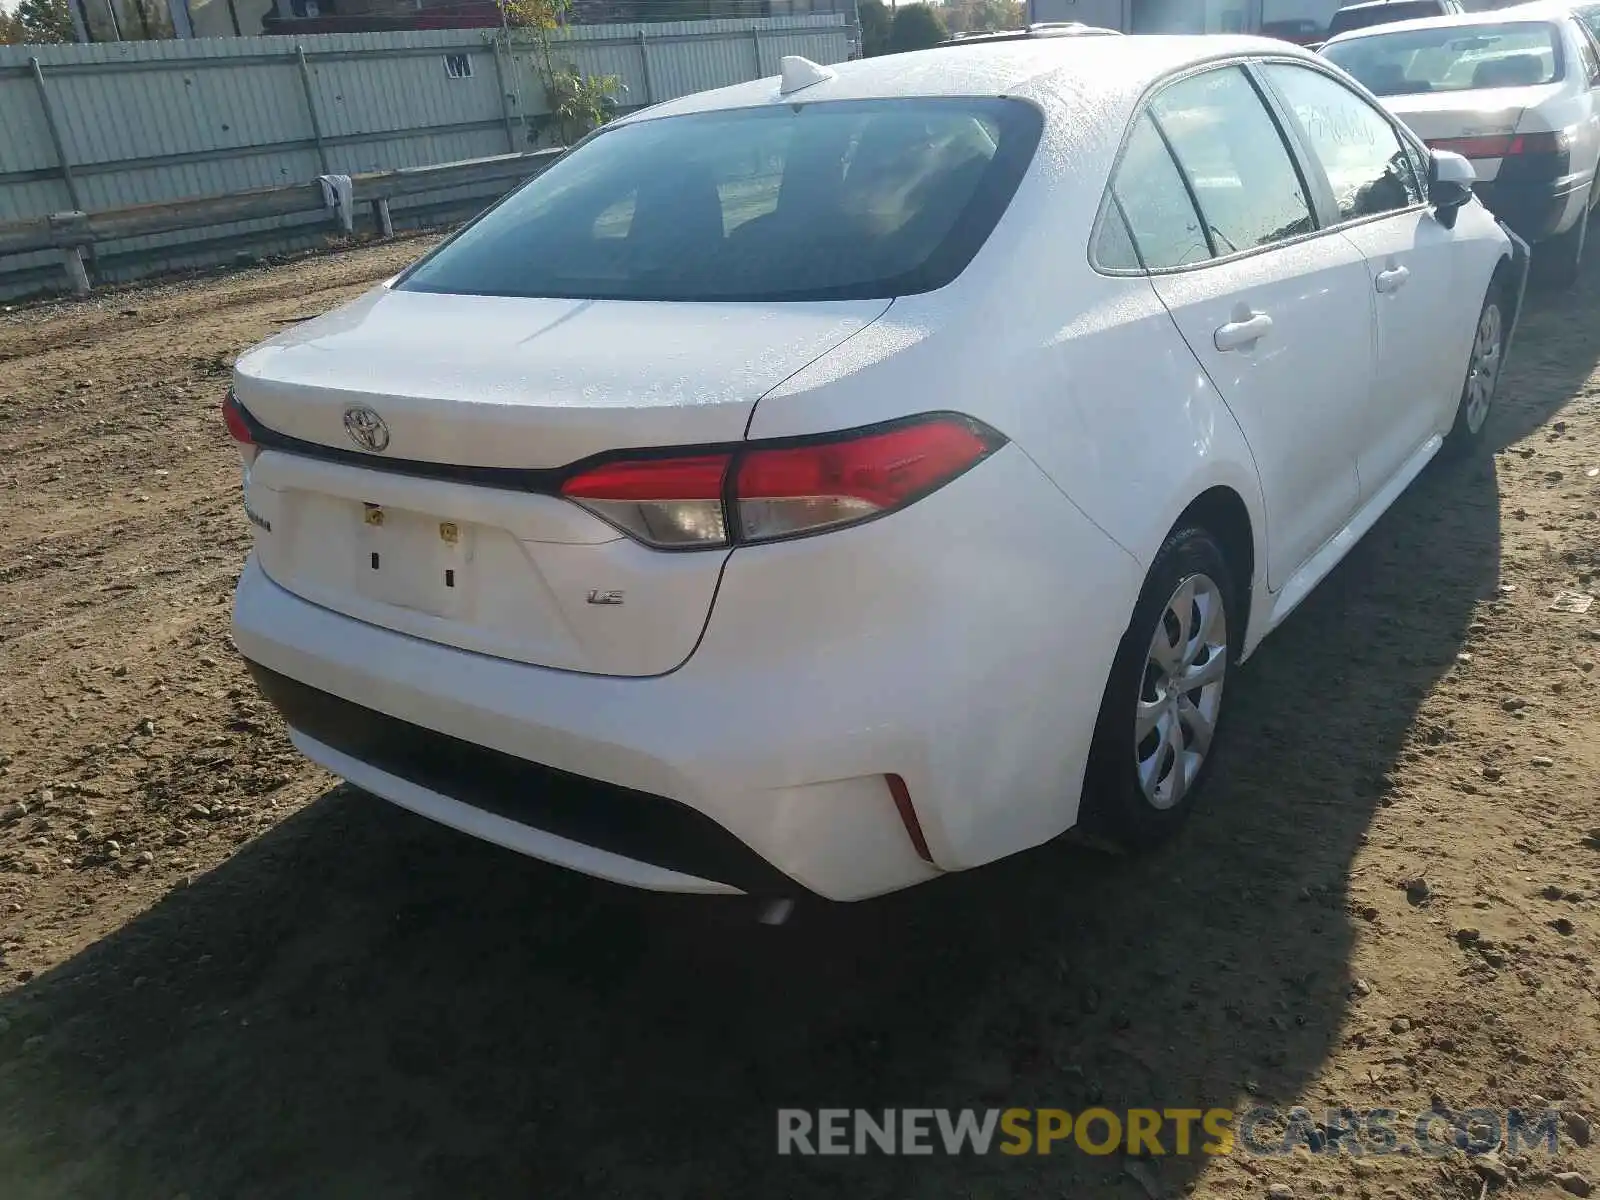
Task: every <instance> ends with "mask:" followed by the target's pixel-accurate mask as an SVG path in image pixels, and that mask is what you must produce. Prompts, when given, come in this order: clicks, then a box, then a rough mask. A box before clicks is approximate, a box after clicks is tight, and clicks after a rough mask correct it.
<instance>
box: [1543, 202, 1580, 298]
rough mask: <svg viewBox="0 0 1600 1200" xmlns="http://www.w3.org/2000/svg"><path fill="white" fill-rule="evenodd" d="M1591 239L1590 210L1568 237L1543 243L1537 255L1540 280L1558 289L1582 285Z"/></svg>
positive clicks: (1575, 224)
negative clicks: (1580, 274)
mask: <svg viewBox="0 0 1600 1200" xmlns="http://www.w3.org/2000/svg"><path fill="white" fill-rule="evenodd" d="M1588 239H1589V210H1588V209H1584V211H1583V215H1582V216H1580V217H1579V218H1578V219H1577V221H1576V222H1574V223H1573V226H1572V228H1571V229H1569V230H1567V231H1566V232H1565V233H1558V234H1557V235H1556V236H1555V237H1553V238H1551V239H1550V240H1549V241H1547V242H1540V243H1539V245H1538V247H1537V248H1536V249H1535V250H1534V252H1533V261H1534V266H1535V267H1536V268H1537V270H1538V274H1539V280H1540V282H1542V283H1545V284H1548V285H1549V286H1550V287H1553V288H1557V289H1566V288H1569V287H1571V286H1572V285H1573V284H1575V283H1577V282H1578V274H1579V272H1580V271H1581V270H1582V268H1583V251H1584V246H1585V244H1586V243H1587V242H1588Z"/></svg>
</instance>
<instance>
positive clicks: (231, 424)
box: [222, 388, 256, 446]
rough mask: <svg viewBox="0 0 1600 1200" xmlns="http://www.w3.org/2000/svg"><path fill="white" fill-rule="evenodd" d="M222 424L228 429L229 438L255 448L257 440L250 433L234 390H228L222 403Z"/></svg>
mask: <svg viewBox="0 0 1600 1200" xmlns="http://www.w3.org/2000/svg"><path fill="white" fill-rule="evenodd" d="M222 423H223V424H224V425H226V426H227V427H228V436H229V437H231V438H232V439H233V440H234V441H236V442H238V443H239V445H241V446H254V445H255V444H256V439H255V437H254V435H252V434H251V432H250V426H249V424H248V423H247V422H246V421H245V419H244V411H243V410H242V409H241V408H240V407H239V402H238V401H237V400H235V399H234V397H233V389H232V388H229V389H228V394H227V396H225V397H224V398H223V401H222Z"/></svg>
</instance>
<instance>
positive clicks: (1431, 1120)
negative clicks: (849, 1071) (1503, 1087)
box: [778, 1106, 1560, 1158]
mask: <svg viewBox="0 0 1600 1200" xmlns="http://www.w3.org/2000/svg"><path fill="white" fill-rule="evenodd" d="M1559 1121H1560V1114H1559V1113H1558V1112H1557V1111H1556V1110H1555V1109H1550V1108H1545V1109H1539V1110H1522V1109H1517V1108H1512V1109H1492V1108H1469V1109H1465V1110H1462V1111H1460V1112H1454V1111H1451V1110H1448V1109H1429V1110H1428V1111H1426V1112H1422V1113H1418V1114H1416V1115H1415V1116H1408V1115H1404V1114H1402V1113H1401V1111H1400V1110H1399V1109H1395V1108H1370V1109H1353V1108H1331V1109H1326V1110H1324V1111H1322V1112H1321V1113H1319V1114H1318V1115H1316V1116H1313V1115H1312V1113H1311V1111H1310V1110H1309V1109H1306V1108H1300V1107H1296V1108H1290V1109H1286V1110H1285V1109H1277V1108H1269V1107H1265V1106H1262V1107H1257V1108H1251V1109H1247V1110H1245V1111H1243V1112H1235V1111H1233V1110H1232V1109H1228V1108H1205V1109H1201V1108H1162V1109H1156V1108H1131V1109H1125V1110H1120V1111H1113V1110H1112V1109H1109V1108H1089V1109H1084V1110H1083V1111H1081V1112H1077V1113H1073V1112H1069V1111H1068V1110H1066V1109H1062V1108H1005V1109H1000V1108H989V1109H971V1108H963V1109H950V1108H899V1109H895V1108H890V1109H877V1110H869V1109H861V1108H855V1109H851V1108H822V1109H804V1108H782V1109H779V1110H778V1153H779V1154H781V1155H866V1154H884V1155H932V1154H944V1155H962V1154H971V1155H984V1154H991V1153H995V1152H999V1153H1000V1154H1007V1155H1025V1154H1054V1153H1081V1154H1090V1155H1106V1154H1116V1153H1126V1154H1129V1155H1134V1156H1145V1155H1153V1156H1165V1155H1175V1156H1179V1157H1184V1156H1189V1155H1207V1156H1220V1155H1228V1154H1234V1153H1236V1152H1243V1153H1245V1154H1249V1155H1252V1156H1255V1157H1263V1158H1265V1157H1277V1156H1280V1155H1286V1154H1292V1153H1294V1152H1295V1150H1296V1149H1298V1148H1300V1147H1304V1148H1305V1149H1306V1150H1307V1151H1309V1152H1310V1153H1312V1154H1329V1155H1336V1154H1350V1155H1356V1156H1364V1155H1387V1154H1420V1155H1424V1156H1426V1157H1430V1158H1439V1157H1443V1156H1445V1155H1447V1154H1449V1153H1450V1152H1451V1151H1452V1150H1460V1151H1463V1152H1465V1153H1467V1154H1486V1153H1488V1152H1489V1151H1491V1150H1494V1149H1496V1148H1497V1147H1499V1146H1501V1145H1505V1146H1506V1147H1507V1148H1508V1149H1507V1152H1508V1153H1516V1152H1517V1151H1518V1150H1529V1151H1537V1150H1543V1151H1544V1152H1545V1153H1546V1154H1554V1153H1555V1152H1556V1148H1557V1138H1558V1134H1557V1130H1558V1128H1559Z"/></svg>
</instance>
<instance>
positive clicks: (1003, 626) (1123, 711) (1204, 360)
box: [225, 36, 1526, 900]
mask: <svg viewBox="0 0 1600 1200" xmlns="http://www.w3.org/2000/svg"><path fill="white" fill-rule="evenodd" d="M1471 179H1472V174H1471V168H1470V166H1469V165H1468V164H1467V163H1466V161H1465V160H1464V159H1461V158H1459V157H1456V156H1453V155H1448V154H1443V155H1434V156H1432V157H1431V158H1430V156H1429V154H1428V152H1427V151H1426V150H1425V149H1424V148H1423V147H1422V145H1421V143H1420V142H1418V141H1417V140H1416V139H1414V138H1413V137H1412V136H1411V135H1410V134H1408V133H1407V132H1405V130H1404V129H1403V127H1401V126H1400V124H1399V123H1398V122H1397V121H1395V120H1394V118H1392V117H1391V116H1390V115H1388V114H1387V113H1385V112H1384V111H1383V110H1382V108H1381V107H1379V106H1378V105H1377V104H1376V103H1375V102H1374V101H1373V100H1372V99H1371V98H1370V97H1368V96H1367V95H1365V94H1363V93H1362V92H1360V91H1359V90H1358V89H1357V88H1356V87H1354V86H1353V85H1352V84H1350V83H1349V82H1348V81H1347V79H1346V78H1345V77H1344V76H1343V75H1341V74H1340V73H1339V72H1338V71H1337V70H1336V69H1335V68H1333V67H1331V66H1329V65H1328V64H1327V63H1325V62H1323V61H1322V60H1320V59H1318V58H1316V57H1315V56H1314V55H1311V54H1309V53H1307V52H1305V51H1302V50H1299V49H1297V48H1295V47H1291V46H1287V45H1285V44H1284V43H1281V42H1273V41H1268V40H1265V39H1255V38H1219V37H1196V38H1159V37H1151V38H1124V37H1054V36H1038V37H1027V38H1021V39H1014V40H1006V41H994V42H988V43H979V44H974V45H972V46H970V47H965V48H959V47H950V46H945V47H940V48H938V49H935V50H930V51H927V52H924V53H916V54H898V55H892V56H888V57H883V58H873V59H869V60H865V61H858V62H851V63H847V64H841V65H840V66H838V67H837V68H836V69H833V70H829V69H825V68H821V67H818V66H817V65H815V64H812V63H808V62H806V61H805V60H803V59H786V60H785V62H784V73H783V78H782V80H781V81H780V80H777V79H766V80H762V81H759V82H755V83H749V84H743V85H740V86H736V87H731V88H727V89H724V90H721V91H714V92H708V93H703V94H700V95H695V96H687V97H684V98H682V99H679V100H674V101H671V102H669V103H666V104H662V105H659V106H657V107H655V108H652V109H648V110H646V111H644V112H641V113H638V114H635V115H632V116H629V117H626V118H624V119H622V120H620V121H617V122H615V123H614V124H612V125H610V126H607V127H606V128H605V129H604V130H602V131H601V132H600V133H598V134H596V135H595V136H593V137H591V138H589V139H587V140H586V141H584V142H583V143H582V144H581V145H580V146H578V147H577V148H576V149H574V150H573V151H572V152H571V153H570V154H568V155H566V156H564V157H563V158H562V159H560V160H559V161H558V162H557V163H556V164H555V165H554V166H552V167H551V168H550V169H549V170H548V171H547V172H546V173H544V174H543V175H541V176H539V177H538V178H536V179H534V180H532V181H531V182H529V183H528V184H527V185H525V186H524V187H522V188H521V189H520V190H518V191H516V192H515V193H513V194H512V195H510V196H509V197H507V198H506V199H505V200H504V201H502V202H501V203H500V204H499V205H498V206H496V207H495V208H493V209H491V210H490V211H489V212H487V213H485V214H484V215H483V216H482V217H480V218H479V219H478V220H477V221H475V222H474V223H472V224H471V225H469V226H467V227H466V228H465V229H463V230H462V231H460V232H459V233H457V234H456V235H455V236H454V237H452V238H451V239H449V240H448V241H446V242H445V243H443V244H442V245H441V246H439V247H438V248H437V249H435V250H434V251H433V252H432V253H430V254H429V255H428V256H427V257H425V258H424V259H422V260H421V261H420V262H418V263H417V264H416V265H414V266H413V267H411V268H410V269H409V270H407V271H406V272H404V273H403V274H402V275H400V276H398V277H397V278H395V279H393V280H391V281H389V282H388V283H386V284H384V285H383V286H381V287H379V288H377V289H375V290H373V291H372V292H371V293H370V294H368V295H367V296H365V297H363V298H362V299H360V300H358V301H356V302H355V303H353V304H350V305H348V306H346V307H344V308H341V309H339V310H337V311H335V312H332V313H329V314H328V315H326V316H323V317H321V318H318V319H316V320H314V321H311V322H309V323H306V324H303V325H300V326H297V327H295V328H294V329H292V330H288V331H285V332H284V333H282V334H280V335H279V336H277V337H275V338H273V339H271V340H270V341H268V342H266V343H264V344H263V345H261V346H259V347H258V348H256V349H254V350H252V351H251V352H249V353H247V354H245V355H244V356H243V357H241V358H240V359H239V361H238V365H237V368H236V371H235V377H234V385H233V390H232V392H231V393H230V395H229V397H228V400H227V402H226V404H225V414H226V418H227V422H228V427H229V429H230V431H231V432H232V433H233V435H234V437H235V438H236V439H237V440H238V442H239V444H240V447H241V451H242V454H243V458H244V463H245V468H246V469H245V483H244V500H245V505H246V509H247V513H248V515H249V517H250V520H251V521H252V523H253V524H254V526H255V534H254V537H255V546H254V552H253V553H252V555H251V557H250V561H249V563H248V564H247V566H246V568H245V570H244V572H243V574H242V576H241V578H240V580H239V585H238V594H237V598H236V605H235V611H234V631H235V638H236V641H237V644H238V647H239V649H240V651H241V652H242V653H243V655H244V656H245V658H246V659H247V660H249V662H250V663H251V665H252V669H253V671H254V673H255V675H256V677H257V679H258V680H259V682H260V685H261V687H262V689H263V691H264V693H265V694H266V695H267V696H268V697H269V698H270V699H271V700H272V701H273V702H274V703H275V704H276V705H277V706H278V707H279V708H280V709H281V710H282V712H283V714H284V717H285V718H286V720H287V722H288V725H289V727H290V730H291V735H292V737H293V740H294V742H295V744H296V745H297V746H298V747H300V749H301V750H302V751H303V752H304V753H306V754H307V755H308V756H310V757H311V758H312V759H315V760H316V761H317V762H319V763H322V764H323V765H325V766H326V767H328V768H329V769H331V770H332V771H334V772H335V773H337V774H339V775H342V776H344V777H345V778H347V779H349V780H350V781H352V782H353V783H355V784H357V785H358V786H360V787H362V788H365V789H366V790H368V791H370V792H374V793H376V794H377V795H379V796H383V797H387V798H388V799H390V800H392V801H394V802H395V803H397V804H400V805H404V806H405V807H407V808H410V809H413V810H415V811H417V812H419V813H423V814H425V815H427V816H429V817H432V818H434V819H436V820H439V821H441V822H443V823H445V824H447V825H451V826H454V827H455V828H457V829H459V830H463V831H465V832H467V833H469V834H473V835H476V836H478V837H481V838H485V839H487V840H489V841H491V842H496V843H499V844H501V845H503V846H507V847H511V848H513V849H515V850H518V851H521V852H523V853H526V854H529V855H533V856H536V857H538V858H542V859H546V860H549V861H551V862H556V863H561V864H565V865H567V866H569V867H572V868H575V869H577V870H580V871H586V872H589V873H591V874H594V875H598V876H602V877H605V878H608V879H612V880H616V881H620V882H623V883H627V884H633V885H637V886H641V887H647V888H657V889H666V890H682V891H700V892H715V893H736V892H747V893H752V894H757V895H764V896H780V897H781V896H786V895H791V894H795V893H798V892H800V891H801V890H802V889H809V890H810V891H812V892H815V893H818V894H820V895H822V896H826V897H830V898H833V899H838V900H854V899H859V898H862V897H866V896H871V895H875V894H878V893H882V892H886V891H890V890H893V889H896V888H902V887H906V886H909V885H911V884H916V883H919V882H922V881H924V880H931V879H934V878H936V877H938V876H939V875H940V874H942V873H944V872H949V871H957V870H961V869H963V868H968V867H976V866H978V865H980V864H983V863H987V862H991V861H993V860H995V859H998V858H1000V857H1002V856H1005V855H1008V854H1012V853H1015V852H1017V851H1020V850H1024V849H1026V848H1028V847H1031V846H1036V845H1039V844H1040V843H1043V842H1045V841H1048V840H1049V839H1051V838H1053V837H1055V836H1056V835H1058V834H1060V833H1062V832H1063V831H1065V830H1067V829H1068V828H1070V827H1072V826H1074V825H1080V824H1081V825H1085V826H1087V827H1090V828H1092V829H1094V830H1096V831H1098V832H1100V833H1103V834H1106V835H1108V836H1111V837H1115V838H1118V839H1121V840H1122V841H1124V842H1126V843H1129V844H1132V845H1147V844H1150V843H1153V842H1155V841H1158V840H1159V839H1161V838H1163V837H1165V836H1166V835H1168V834H1170V833H1171V832H1172V831H1173V830H1174V829H1175V828H1176V826H1177V825H1178V824H1179V823H1180V822H1181V821H1182V820H1183V819H1184V817H1185V816H1186V815H1187V814H1188V813H1189V811H1190V810H1191V809H1192V807H1193V806H1194V803H1195V800H1196V797H1197V796H1198V795H1199V793H1200V790H1201V786H1202V784H1203V783H1204V782H1205V780H1206V776H1207V772H1208V769H1209V767H1210V766H1211V764H1212V762H1213V754H1212V750H1213V747H1214V746H1215V744H1216V743H1215V738H1216V735H1217V733H1218V731H1219V730H1220V729H1221V728H1222V727H1223V725H1224V724H1225V722H1226V716H1227V703H1228V690H1229V686H1230V680H1231V679H1232V676H1233V673H1234V671H1235V670H1236V669H1237V667H1238V664H1239V663H1240V662H1241V661H1243V659H1244V658H1245V657H1246V656H1248V655H1249V654H1250V653H1251V652H1252V651H1253V650H1254V649H1255V648H1256V647H1257V646H1258V645H1259V644H1260V643H1261V640H1262V639H1263V638H1264V637H1265V636H1266V635H1267V633H1268V631H1270V630H1271V629H1272V628H1273V627H1274V626H1276V625H1277V624H1278V623H1279V622H1281V621H1282V620H1283V619H1284V618H1285V617H1286V616H1287V615H1288V614H1289V613H1290V612H1291V611H1292V610H1293V609H1294V608H1295V606H1296V605H1297V604H1299V603H1300V601H1301V600H1302V599H1304V598H1305V596H1306V595H1307V593H1308V592H1310V590H1311V589H1312V588H1313V587H1314V586H1315V585H1316V583H1317V582H1318V581H1319V580H1321V579H1322V578H1323V576H1325V575H1326V574H1327V573H1328V571H1329V570H1330V569H1331V568H1332V567H1333V566H1334V564H1335V563H1337V562H1338V561H1339V560H1340V558H1342V557H1343V556H1344V555H1345V553H1346V552H1347V551H1348V550H1349V549H1350V547H1351V546H1352V545H1353V544H1354V543H1355V542H1356V540H1357V539H1358V538H1360V536H1361V535H1362V534H1363V533H1365V532H1366V530H1367V529H1368V528H1369V527H1370V526H1371V525H1372V524H1373V522H1374V521H1375V520H1377V518H1378V516H1379V515H1380V514H1381V513H1383V511H1384V510H1385V509H1387V508H1388V507H1389V505H1390V504H1392V503H1393V502H1394V500H1395V498H1396V497H1397V496H1398V495H1399V494H1400V493H1401V492H1402V491H1403V490H1404V489H1405V487H1406V486H1407V484H1409V483H1410V482H1411V480H1412V479H1413V478H1414V477H1415V476H1416V475H1417V473H1418V472H1419V471H1421V470H1422V468H1423V466H1424V465H1425V464H1426V463H1427V462H1428V461H1429V460H1430V459H1431V458H1433V457H1434V455H1435V454H1436V453H1438V452H1439V451H1440V449H1441V447H1444V446H1454V447H1457V448H1470V447H1471V446H1472V445H1473V444H1474V442H1475V441H1476V440H1477V439H1478V438H1479V437H1480V436H1481V434H1482V432H1483V429H1484V423H1485V419H1486V417H1487V414H1488V412H1489V407H1490V403H1491V401H1492V400H1493V397H1494V392H1495V384H1496V381H1497V379H1498V376H1499V372H1500V368H1501V365H1502V363H1503V362H1504V359H1505V354H1506V350H1507V346H1508V342H1509V338H1510V334H1511V329H1512V326H1513V322H1514V320H1515V314H1516V311H1517V307H1518V303H1519V299H1520V296H1521V291H1522V280H1523V276H1524V273H1525V270H1524V268H1525V265H1526V256H1525V248H1524V247H1522V246H1521V244H1520V243H1519V242H1518V241H1517V240H1515V239H1513V238H1512V237H1510V236H1508V235H1507V233H1506V232H1505V231H1504V230H1503V229H1502V228H1501V226H1500V225H1499V224H1498V223H1497V222H1496V221H1495V220H1494V218H1493V217H1491V216H1490V214H1489V213H1488V212H1487V211H1486V210H1485V209H1484V208H1483V207H1482V206H1481V205H1480V204H1478V203H1477V201H1476V200H1475V199H1474V198H1473V195H1472V192H1471V189H1470V183H1471ZM1419 586H1424V587H1425V586H1426V581H1422V582H1421V583H1420V584H1419Z"/></svg>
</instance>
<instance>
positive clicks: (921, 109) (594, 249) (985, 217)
mask: <svg viewBox="0 0 1600 1200" xmlns="http://www.w3.org/2000/svg"><path fill="white" fill-rule="evenodd" d="M1041 125H1042V118H1041V116H1040V114H1039V112H1038V110H1037V109H1034V108H1033V107H1031V106H1030V105H1027V104H1024V103H1022V102H1020V101H1015V100H1000V99H992V98H980V99H942V98H940V99H927V100H915V99H913V100H874V101H848V102H846V101H838V102H822V103H815V104H801V105H781V106H780V105H774V106H771V107H763V108H751V109H733V110H726V111H721V112H712V113H696V114H691V115H686V116H678V117H662V118H658V119H656V120H647V121H639V122H635V123H630V124H624V125H619V126H616V127H614V128H611V129H607V130H604V131H602V132H601V133H599V134H598V135H596V136H595V137H593V138H591V139H590V140H589V141H587V142H585V143H583V144H582V145H580V146H579V147H577V148H576V149H574V150H573V151H572V153H571V154H568V155H566V156H564V157H563V158H561V159H560V160H558V161H557V162H556V163H555V165H554V166H552V167H551V168H550V169H549V170H548V171H546V172H545V173H544V174H543V175H540V176H538V177H537V178H536V179H533V180H531V181H530V182H529V183H527V184H526V185H524V186H523V187H522V188H521V189H519V190H518V191H516V192H514V193H512V194H511V195H510V196H509V197H507V198H506V199H505V200H504V201H502V202H501V203H500V204H498V205H497V206H495V207H494V208H492V209H490V210H489V211H488V212H487V213H485V214H484V215H483V216H482V217H481V218H479V219H478V220H477V221H476V222H474V223H473V224H471V225H469V226H468V227H467V228H466V229H464V230H463V231H462V232H461V233H459V234H458V235H457V236H456V237H454V238H452V239H451V240H450V241H448V242H446V243H445V244H444V245H443V246H441V247H440V248H439V249H438V250H436V251H435V252H434V253H433V254H432V255H430V256H429V257H427V258H425V259H423V260H422V262H420V263H418V264H417V265H416V266H415V267H414V268H412V270H411V271H410V272H409V273H408V274H407V275H406V276H405V277H404V278H403V280H402V281H401V283H400V284H399V287H400V288H401V289H402V290H407V291H418V292H452V293H462V294H468V295H489V296H548V297H560V298H567V297H570V298H575V299H592V300H708V301H709V300H720V301H751V302H760V301H771V300H832V299H868V298H880V297H890V296H901V295H908V294H911V293H914V292H924V291H930V290H932V289H934V288H937V287H942V286H943V285H944V284H946V283H949V282H950V281H951V280H952V279H954V278H955V277H956V276H957V275H958V274H960V272H961V271H962V269H963V268H964V267H965V266H966V265H967V263H968V262H970V261H971V260H972V257H973V256H974V255H975V254H976V253H977V252H978V250H979V248H980V247H981V246H982V245H983V243H984V241H985V240H986V239H987V238H988V236H989V234H990V233H991V232H992V231H993V229H994V227H995V225H996V223H997V222H998V221H999V219H1000V217H1001V214H1002V213H1004V211H1005V208H1006V206H1007V205H1008V204H1009V203H1010V201H1011V197H1012V195H1013V194H1014V193H1015V191H1016V188H1017V185H1018V183H1019V182H1020V181H1021V179H1022V175H1023V173H1024V172H1025V171H1026V170H1027V167H1028V163H1029V162H1030V161H1031V160H1032V157H1033V152H1034V149H1035V147H1036V146H1037V144H1038V140H1039V132H1040V128H1041Z"/></svg>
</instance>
